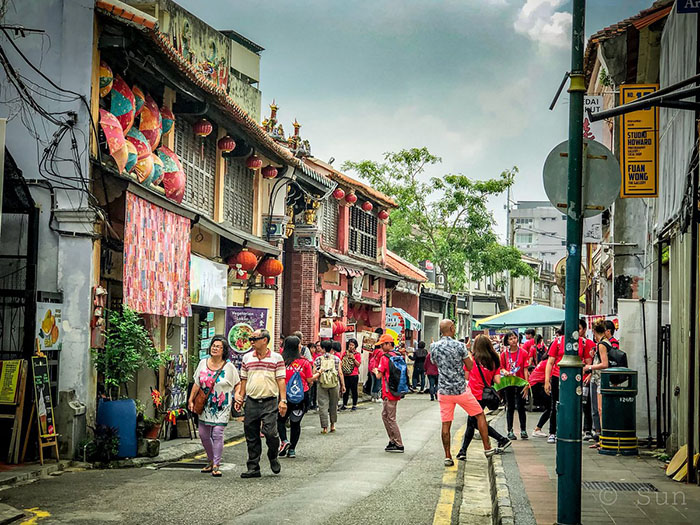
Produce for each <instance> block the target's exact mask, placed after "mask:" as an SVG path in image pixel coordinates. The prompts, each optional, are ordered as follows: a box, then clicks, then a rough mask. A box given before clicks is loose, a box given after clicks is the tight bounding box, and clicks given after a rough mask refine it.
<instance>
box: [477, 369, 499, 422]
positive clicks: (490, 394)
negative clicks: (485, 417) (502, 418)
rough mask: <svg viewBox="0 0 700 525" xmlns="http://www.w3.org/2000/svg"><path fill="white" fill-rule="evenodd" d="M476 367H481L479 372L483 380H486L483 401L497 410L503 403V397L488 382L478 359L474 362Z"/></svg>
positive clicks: (490, 407) (487, 406)
mask: <svg viewBox="0 0 700 525" xmlns="http://www.w3.org/2000/svg"><path fill="white" fill-rule="evenodd" d="M474 363H475V364H476V367H477V368H478V369H479V374H480V375H481V380H482V381H483V382H484V391H483V392H482V394H481V401H482V402H483V403H484V405H486V408H488V409H489V410H496V409H497V408H498V407H499V406H500V405H501V398H500V397H498V392H496V390H495V389H494V388H493V387H492V386H491V385H489V384H487V383H486V378H485V377H484V372H483V371H482V370H481V366H480V365H479V363H477V362H476V361H475V362H474Z"/></svg>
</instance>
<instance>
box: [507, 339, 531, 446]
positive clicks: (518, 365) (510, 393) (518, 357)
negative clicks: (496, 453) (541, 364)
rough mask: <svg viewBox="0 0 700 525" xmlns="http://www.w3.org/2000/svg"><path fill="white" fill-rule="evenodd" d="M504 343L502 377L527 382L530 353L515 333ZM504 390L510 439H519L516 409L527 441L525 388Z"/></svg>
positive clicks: (523, 435) (522, 435)
mask: <svg viewBox="0 0 700 525" xmlns="http://www.w3.org/2000/svg"><path fill="white" fill-rule="evenodd" d="M533 332H534V330H533ZM503 343H504V345H505V349H504V350H503V352H501V368H502V370H501V375H503V376H516V377H520V378H521V379H524V380H525V381H527V376H528V373H529V372H528V369H527V366H528V363H529V361H530V355H529V353H528V352H527V351H525V350H523V349H522V348H521V347H519V346H518V336H517V335H516V334H515V333H514V332H508V333H507V334H506V335H505V337H504V338H503ZM533 344H534V340H533ZM503 390H504V394H505V397H506V426H507V427H508V439H510V440H516V439H518V438H517V437H516V435H515V433H514V432H513V419H514V416H515V410H516V409H517V411H518V420H519V422H520V438H521V439H527V438H528V435H527V414H526V412H525V400H524V399H523V396H522V394H523V387H521V386H508V387H506V388H504V389H503Z"/></svg>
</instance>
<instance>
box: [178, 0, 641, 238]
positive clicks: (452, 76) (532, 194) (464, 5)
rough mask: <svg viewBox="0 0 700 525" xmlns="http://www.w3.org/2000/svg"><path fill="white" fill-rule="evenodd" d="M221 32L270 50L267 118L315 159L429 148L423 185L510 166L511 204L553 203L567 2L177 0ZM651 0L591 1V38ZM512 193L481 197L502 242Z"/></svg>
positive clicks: (266, 56)
mask: <svg viewBox="0 0 700 525" xmlns="http://www.w3.org/2000/svg"><path fill="white" fill-rule="evenodd" d="M176 1H177V2H178V3H180V4H181V5H183V7H185V8H186V9H188V10H189V11H191V12H192V13H193V14H195V15H196V16H198V17H199V18H201V19H203V20H204V21H205V22H207V23H209V24H210V25H212V26H213V27H215V28H216V29H234V30H235V31H237V32H239V33H241V34H243V35H245V36H246V37H248V38H250V39H251V40H253V41H254V42H256V43H258V44H260V45H261V46H262V47H264V48H265V51H263V52H262V60H261V80H260V89H261V90H262V101H263V116H265V115H268V114H269V108H268V106H269V104H270V103H271V102H272V100H273V99H274V100H275V101H276V103H277V105H278V106H279V107H280V110H279V112H278V119H279V120H280V122H281V123H282V124H283V126H284V129H285V130H287V131H288V130H292V126H291V123H292V122H293V121H294V119H295V118H296V119H298V121H299V122H300V123H301V124H302V128H301V135H302V136H303V137H304V138H305V139H308V140H309V141H310V142H311V148H312V153H313V155H314V156H316V157H318V158H320V159H322V160H326V161H327V160H329V159H330V158H331V157H333V158H335V162H334V166H336V167H339V166H341V165H342V163H343V162H344V161H346V160H355V161H357V160H364V159H370V160H381V159H382V156H383V154H384V153H385V152H389V151H397V150H399V149H403V148H412V147H423V146H426V147H427V148H428V149H429V150H430V151H431V153H433V154H434V155H437V156H439V157H441V158H442V164H440V165H439V166H436V167H433V168H431V171H429V172H428V173H427V175H426V176H440V175H443V174H445V173H461V174H464V175H467V176H469V177H472V178H478V179H487V178H492V177H496V176H498V175H499V174H500V173H501V172H502V171H503V170H505V169H509V168H511V167H513V166H517V167H518V168H519V170H520V173H519V175H518V176H517V178H516V182H515V185H514V187H513V195H512V198H513V199H514V200H516V201H517V200H547V198H546V195H545V192H544V188H543V185H542V166H543V163H544V160H545V158H546V156H547V154H548V153H549V151H550V150H551V149H552V148H553V147H554V146H556V145H557V144H559V143H560V142H561V141H563V140H566V138H567V119H568V111H569V106H568V97H567V95H566V92H564V93H563V94H562V97H561V98H560V99H559V103H558V104H557V107H556V108H555V110H554V111H549V110H548V108H549V104H550V102H551V101H552V99H553V97H554V94H555V92H556V90H557V88H558V86H559V83H560V82H561V79H562V77H563V75H564V73H565V72H566V71H568V70H569V69H570V61H571V58H570V38H571V37H570V32H571V14H570V13H571V3H572V2H571V0H345V1H342V2H341V1H340V0H295V1H294V2H291V1H288V0H236V1H233V0H207V1H202V0H176ZM652 1H653V0H588V1H587V13H586V35H591V34H593V33H595V32H596V31H598V30H600V29H602V28H604V27H606V26H609V25H611V24H614V23H616V22H618V21H620V20H623V19H625V18H627V17H629V16H632V15H634V14H636V13H638V12H639V11H641V10H642V9H645V8H647V7H649V6H650V5H651V4H652ZM505 203H506V196H505V195H503V196H499V197H494V198H492V199H491V201H490V202H489V208H490V209H491V210H492V212H493V214H494V218H495V229H496V231H497V233H498V234H499V235H501V236H502V238H503V237H505V231H506V226H505V225H506V212H505V209H504V207H505Z"/></svg>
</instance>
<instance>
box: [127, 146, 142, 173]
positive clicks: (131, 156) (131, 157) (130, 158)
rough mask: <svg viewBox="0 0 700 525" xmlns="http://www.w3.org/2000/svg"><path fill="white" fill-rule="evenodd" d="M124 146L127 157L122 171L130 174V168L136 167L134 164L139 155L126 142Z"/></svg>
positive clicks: (134, 148)
mask: <svg viewBox="0 0 700 525" xmlns="http://www.w3.org/2000/svg"><path fill="white" fill-rule="evenodd" d="M125 146H126V153H127V157H126V166H124V170H125V171H126V172H127V173H130V172H131V170H132V168H133V167H134V166H136V163H137V162H138V160H139V154H138V151H136V146H134V145H133V144H132V143H131V142H129V141H128V140H127V141H126V142H125Z"/></svg>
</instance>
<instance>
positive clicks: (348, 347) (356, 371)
mask: <svg viewBox="0 0 700 525" xmlns="http://www.w3.org/2000/svg"><path fill="white" fill-rule="evenodd" d="M358 346H359V344H358V343H357V339H348V340H347V342H346V343H345V351H344V352H342V353H341V354H340V369H341V371H342V372H343V379H344V380H345V392H343V406H342V407H340V410H346V409H347V407H348V399H349V398H350V396H351V395H352V409H351V410H357V384H358V382H359V379H360V365H361V364H362V354H361V353H360V351H359V350H358V348H357V347H358Z"/></svg>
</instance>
